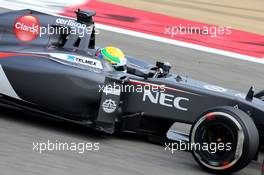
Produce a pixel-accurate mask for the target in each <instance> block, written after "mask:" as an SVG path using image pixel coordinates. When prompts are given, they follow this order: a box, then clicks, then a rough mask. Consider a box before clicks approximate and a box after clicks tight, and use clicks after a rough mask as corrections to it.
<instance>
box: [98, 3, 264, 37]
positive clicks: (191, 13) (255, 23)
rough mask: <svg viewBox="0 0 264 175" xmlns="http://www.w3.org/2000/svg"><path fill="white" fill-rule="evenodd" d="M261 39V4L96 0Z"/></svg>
mask: <svg viewBox="0 0 264 175" xmlns="http://www.w3.org/2000/svg"><path fill="white" fill-rule="evenodd" d="M99 1H102V2H108V3H113V4H117V5H121V6H125V7H130V8H135V9H140V10H145V11H150V12H155V13H160V14H164V15H168V16H173V17H178V18H182V19H187V20H193V21H197V22H202V23H207V24H214V25H218V26H231V27H232V28H235V29H239V30H243V31H248V32H253V33H257V34H261V35H264V0H214V1H212V0H99Z"/></svg>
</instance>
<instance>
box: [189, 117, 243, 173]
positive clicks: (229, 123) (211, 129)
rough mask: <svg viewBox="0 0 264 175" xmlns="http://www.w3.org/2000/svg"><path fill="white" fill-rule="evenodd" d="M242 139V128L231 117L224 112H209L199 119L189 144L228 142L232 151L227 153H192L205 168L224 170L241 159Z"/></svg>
mask: <svg viewBox="0 0 264 175" xmlns="http://www.w3.org/2000/svg"><path fill="white" fill-rule="evenodd" d="M221 121H222V122H221ZM223 121H225V122H224V123H223ZM217 132H219V133H217ZM244 137H245V136H244V132H243V129H242V126H241V125H240V123H239V122H238V121H237V120H236V119H235V118H234V117H233V116H231V115H229V114H227V113H224V112H211V113H208V114H206V115H204V116H203V117H201V118H200V119H199V121H198V122H196V124H195V125H194V127H193V131H192V133H191V143H199V144H203V143H214V141H215V143H217V142H223V143H227V142H230V143H231V145H232V150H231V151H229V152H224V151H219V150H218V151H219V152H216V153H214V154H212V153H209V152H208V151H204V150H198V151H197V150H194V151H193V152H194V154H195V157H196V158H197V159H198V160H199V162H200V163H202V164H203V165H204V166H206V167H207V168H210V169H213V170H224V169H227V168H229V167H231V166H233V165H234V164H235V163H236V162H237V161H238V160H239V159H240V158H241V156H242V153H243V143H244ZM197 140H198V141H197Z"/></svg>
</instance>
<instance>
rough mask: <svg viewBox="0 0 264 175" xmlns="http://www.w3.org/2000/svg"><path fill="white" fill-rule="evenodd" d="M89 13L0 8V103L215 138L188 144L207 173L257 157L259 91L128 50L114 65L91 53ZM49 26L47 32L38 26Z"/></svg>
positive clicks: (109, 124)
mask: <svg viewBox="0 0 264 175" xmlns="http://www.w3.org/2000/svg"><path fill="white" fill-rule="evenodd" d="M94 15H95V12H92V11H81V10H78V11H76V16H77V18H76V19H73V18H67V17H63V16H56V15H51V14H46V13H42V12H37V11H33V10H20V11H13V12H7V13H3V14H1V16H0V82H1V83H0V104H1V105H2V106H5V107H11V108H15V109H19V110H24V111H26V112H30V113H34V114H36V115H40V116H44V117H50V118H55V119H61V120H65V121H70V122H74V123H77V124H80V125H85V126H87V127H90V128H94V129H95V130H99V131H102V132H105V133H110V134H113V133H116V132H132V133H137V134H142V135H146V136H149V137H153V138H160V140H161V141H170V142H173V143H176V142H185V143H188V144H191V145H192V146H193V147H194V146H196V145H197V144H204V143H207V144H209V145H210V144H217V145H218V146H219V145H220V147H221V149H219V150H217V151H216V152H212V151H210V150H209V151H208V150H203V149H192V154H193V156H194V158H195V160H196V161H197V162H198V163H199V164H200V165H201V166H202V167H203V168H205V169H206V170H208V171H210V172H213V173H233V172H236V171H238V170H240V169H242V168H244V167H245V166H247V165H248V164H249V163H250V162H251V160H254V159H256V158H257V156H258V150H259V148H260V145H261V141H262V142H263V140H264V134H263V133H264V102H263V99H264V98H263V97H264V92H260V93H255V92H254V89H253V87H251V88H250V89H249V91H248V92H247V93H245V94H244V93H241V92H237V91H234V90H230V89H226V88H222V87H219V86H215V85H211V84H208V83H204V82H201V81H197V80H193V79H190V78H188V77H184V76H181V75H175V74H172V73H170V69H171V65H170V64H169V63H162V62H157V64H156V65H151V64H148V63H146V62H144V61H141V60H139V59H135V58H132V57H127V70H126V71H117V70H115V69H114V68H113V67H112V65H111V64H109V63H108V62H106V61H104V60H100V59H96V58H95V53H96V50H97V49H98V48H97V47H96V46H95V36H96V34H97V33H98V31H97V30H96V28H95V24H94V21H93V16H94ZM49 28H52V29H53V33H52V34H51V32H49V33H48V32H46V34H43V33H41V32H42V30H44V29H45V30H47V31H48V30H49ZM81 29H83V30H82V31H84V30H85V31H86V32H85V33H84V32H80V31H81ZM87 30H88V31H89V32H87ZM54 31H56V32H54ZM40 35H41V36H40ZM175 122H178V123H184V124H188V125H191V129H190V132H187V133H183V132H181V131H179V130H177V126H176V127H172V126H173V125H174V123H175Z"/></svg>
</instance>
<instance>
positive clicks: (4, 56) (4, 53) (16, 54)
mask: <svg viewBox="0 0 264 175" xmlns="http://www.w3.org/2000/svg"><path fill="white" fill-rule="evenodd" d="M22 55H24V54H18V53H6V52H0V58H6V57H12V56H22Z"/></svg>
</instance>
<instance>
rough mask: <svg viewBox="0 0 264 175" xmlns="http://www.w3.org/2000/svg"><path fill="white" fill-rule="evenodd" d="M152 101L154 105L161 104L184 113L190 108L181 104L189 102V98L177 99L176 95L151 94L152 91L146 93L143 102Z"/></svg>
mask: <svg viewBox="0 0 264 175" xmlns="http://www.w3.org/2000/svg"><path fill="white" fill-rule="evenodd" d="M147 100H148V101H150V102H151V103H154V104H160V105H162V106H167V107H175V108H176V109H179V110H182V111H188V108H186V107H184V106H182V104H181V102H183V101H185V102H188V101H189V99H188V98H184V97H175V96H174V95H170V94H165V93H160V92H156V93H151V91H145V92H144V95H143V101H144V102H145V101H147Z"/></svg>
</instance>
